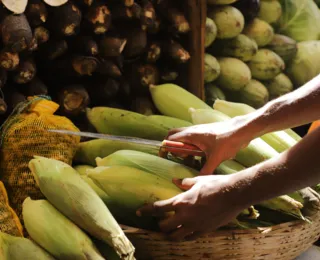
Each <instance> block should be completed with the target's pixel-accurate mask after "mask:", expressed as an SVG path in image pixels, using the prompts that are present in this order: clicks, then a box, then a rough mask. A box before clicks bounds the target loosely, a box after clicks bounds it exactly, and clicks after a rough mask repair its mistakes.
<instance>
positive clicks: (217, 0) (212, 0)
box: [207, 0, 238, 5]
mask: <svg viewBox="0 0 320 260" xmlns="http://www.w3.org/2000/svg"><path fill="white" fill-rule="evenodd" d="M237 1H238V0H207V3H208V4H209V5H229V4H233V3H235V2H237Z"/></svg>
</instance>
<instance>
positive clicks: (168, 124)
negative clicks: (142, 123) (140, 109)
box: [148, 115, 192, 131]
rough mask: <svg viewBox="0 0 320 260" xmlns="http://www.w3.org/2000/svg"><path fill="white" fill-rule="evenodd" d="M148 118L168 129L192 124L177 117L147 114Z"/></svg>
mask: <svg viewBox="0 0 320 260" xmlns="http://www.w3.org/2000/svg"><path fill="white" fill-rule="evenodd" d="M148 119H149V120H150V121H153V122H155V123H157V124H159V125H161V126H163V127H164V128H166V129H167V130H168V131H169V130H171V129H174V128H180V127H188V126H192V124H191V123H190V122H188V121H185V120H181V119H178V118H175V117H170V116H163V115H151V116H148Z"/></svg>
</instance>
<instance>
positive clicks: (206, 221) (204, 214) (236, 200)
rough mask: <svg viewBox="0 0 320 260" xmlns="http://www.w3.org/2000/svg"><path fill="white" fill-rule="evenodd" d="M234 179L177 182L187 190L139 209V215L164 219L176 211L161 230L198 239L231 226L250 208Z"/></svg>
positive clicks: (201, 178)
mask: <svg viewBox="0 0 320 260" xmlns="http://www.w3.org/2000/svg"><path fill="white" fill-rule="evenodd" d="M233 176H235V175H227V176H222V175H210V176H198V177H195V178H186V179H183V180H174V181H173V182H174V183H175V184H176V185H177V186H178V187H179V188H181V189H183V190H186V191H185V192H183V193H181V194H179V195H177V196H175V197H173V198H171V199H168V200H164V201H157V202H155V203H153V204H149V205H146V206H144V207H142V208H141V209H139V210H138V212H137V215H140V216H156V217H163V216H164V215H166V213H168V212H172V211H174V212H175V214H174V215H172V216H170V217H167V218H165V219H163V220H161V221H160V222H159V227H160V229H161V231H163V232H165V233H167V234H168V235H169V237H170V238H171V239H173V240H183V239H185V238H187V239H190V240H191V239H195V238H197V237H199V236H201V235H203V234H205V233H207V232H211V231H214V230H215V229H217V228H219V227H221V226H223V225H225V224H228V223H229V222H231V221H232V220H234V219H236V217H237V216H238V215H239V213H240V212H241V211H242V210H243V209H245V208H247V207H248V205H247V202H246V201H245V199H243V196H241V189H242V188H241V185H237V182H236V181H235V180H234V178H233ZM240 198H241V199H240ZM248 203H249V202H248Z"/></svg>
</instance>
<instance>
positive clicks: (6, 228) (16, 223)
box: [0, 181, 23, 237]
mask: <svg viewBox="0 0 320 260" xmlns="http://www.w3.org/2000/svg"><path fill="white" fill-rule="evenodd" d="M0 231H1V232H4V233H7V234H10V235H12V236H19V237H22V236H23V228H22V225H21V223H20V220H19V218H18V216H17V214H16V213H15V212H14V210H13V209H12V208H11V207H10V205H9V200H8V194H7V191H6V188H5V187H4V185H3V183H2V182H1V181H0Z"/></svg>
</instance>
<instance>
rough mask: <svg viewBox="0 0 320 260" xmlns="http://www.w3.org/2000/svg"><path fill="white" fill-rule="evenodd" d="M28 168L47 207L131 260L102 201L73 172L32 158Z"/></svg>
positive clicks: (130, 247)
mask: <svg viewBox="0 0 320 260" xmlns="http://www.w3.org/2000/svg"><path fill="white" fill-rule="evenodd" d="M29 168H30V170H31V172H32V174H33V175H34V177H35V180H36V182H37V184H38V186H39V187H40V190H41V192H42V193H43V194H44V196H45V197H46V198H47V199H48V200H49V201H50V203H52V204H53V205H54V206H55V207H56V208H57V209H59V210H60V211H61V212H62V213H63V214H64V215H65V216H67V217H68V218H69V219H71V220H72V221H73V222H74V223H75V224H77V225H78V226H79V227H81V228H82V229H84V230H86V231H87V232H88V233H89V234H91V235H92V236H94V237H96V238H98V239H101V240H103V241H104V242H106V243H107V244H109V245H110V246H111V247H113V248H114V249H115V251H116V252H117V253H118V254H119V256H121V258H122V259H134V256H133V254H134V251H135V249H134V247H133V245H132V244H131V242H130V241H129V240H128V238H127V237H126V236H125V234H124V232H123V231H122V229H121V228H120V226H119V225H118V223H117V221H116V220H115V219H114V217H113V216H112V214H111V213H110V211H109V209H108V208H107V207H106V205H105V204H104V202H103V201H102V200H101V198H100V197H99V196H98V195H97V194H96V193H95V192H94V190H93V189H92V188H91V187H90V186H89V185H88V184H87V183H86V182H85V181H84V180H83V179H82V178H81V177H80V175H79V174H78V173H77V171H76V170H74V169H73V168H72V167H71V166H69V165H67V164H65V163H63V162H61V161H57V160H53V159H47V158H44V157H35V159H33V160H31V161H30V163H29ZM107 194H108V193H107ZM108 195H109V194H108Z"/></svg>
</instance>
